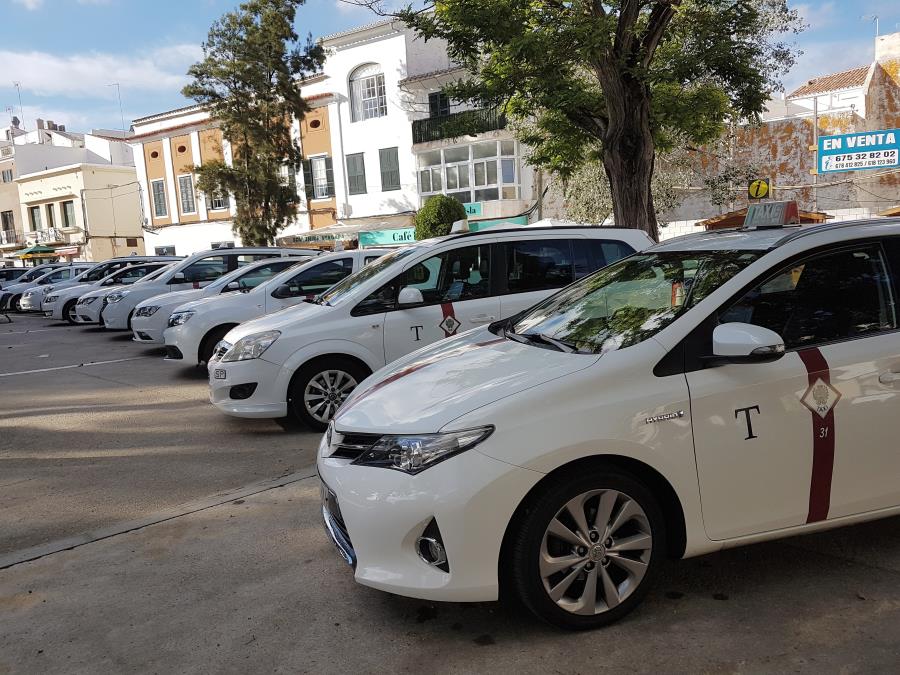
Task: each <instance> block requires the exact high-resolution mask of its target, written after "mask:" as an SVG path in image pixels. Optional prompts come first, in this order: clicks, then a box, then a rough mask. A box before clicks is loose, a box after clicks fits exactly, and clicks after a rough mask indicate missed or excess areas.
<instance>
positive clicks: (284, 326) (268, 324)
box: [226, 302, 334, 344]
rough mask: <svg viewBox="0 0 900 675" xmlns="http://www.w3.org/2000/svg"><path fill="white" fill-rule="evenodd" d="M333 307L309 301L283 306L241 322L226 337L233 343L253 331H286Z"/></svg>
mask: <svg viewBox="0 0 900 675" xmlns="http://www.w3.org/2000/svg"><path fill="white" fill-rule="evenodd" d="M333 310H334V308H333V307H326V306H325V305H314V304H313V303H311V302H301V303H299V304H297V305H293V306H291V307H285V308H284V309H280V310H278V311H277V312H272V313H271V314H265V315H263V316H261V317H259V318H258V319H252V320H250V321H246V322H244V323H242V324H241V325H240V326H237V327H235V328H233V329H232V330H231V332H230V333H228V335H227V336H226V339H227V340H228V342H230V343H231V344H234V343H235V342H236V341H237V340H240V339H241V338H242V337H244V336H247V335H251V334H253V333H261V332H262V331H267V330H280V331H281V332H286V331H287V330H288V329H289V328H294V327H295V326H296V324H298V323H300V322H304V323H305V322H306V321H307V320H309V319H317V318H319V317H321V316H323V315H324V314H325V313H328V312H331V311H333Z"/></svg>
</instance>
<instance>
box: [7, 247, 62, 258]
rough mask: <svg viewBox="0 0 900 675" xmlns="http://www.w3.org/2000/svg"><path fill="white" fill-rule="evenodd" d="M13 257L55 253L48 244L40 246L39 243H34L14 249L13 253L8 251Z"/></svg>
mask: <svg viewBox="0 0 900 675" xmlns="http://www.w3.org/2000/svg"><path fill="white" fill-rule="evenodd" d="M10 255H11V256H12V257H13V258H22V259H25V258H46V257H51V256H55V255H57V253H56V251H55V250H54V249H52V248H50V247H49V246H41V245H40V244H34V245H33V246H29V247H28V248H23V249H22V250H21V251H16V252H15V253H10Z"/></svg>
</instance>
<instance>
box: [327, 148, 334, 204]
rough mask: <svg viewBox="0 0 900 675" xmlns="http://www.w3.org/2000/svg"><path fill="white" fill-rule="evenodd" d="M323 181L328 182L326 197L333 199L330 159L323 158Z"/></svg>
mask: <svg viewBox="0 0 900 675" xmlns="http://www.w3.org/2000/svg"><path fill="white" fill-rule="evenodd" d="M325 179H326V180H327V181H328V196H329V197H334V165H333V163H332V161H331V157H326V158H325Z"/></svg>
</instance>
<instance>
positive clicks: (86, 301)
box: [78, 295, 97, 305]
mask: <svg viewBox="0 0 900 675" xmlns="http://www.w3.org/2000/svg"><path fill="white" fill-rule="evenodd" d="M96 299H97V296H96V295H95V296H92V297H90V298H81V300H79V301H78V304H79V305H89V304H91V303H92V302H93V301H94V300H96Z"/></svg>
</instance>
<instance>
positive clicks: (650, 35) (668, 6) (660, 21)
mask: <svg viewBox="0 0 900 675" xmlns="http://www.w3.org/2000/svg"><path fill="white" fill-rule="evenodd" d="M680 4H681V0H666V1H665V2H659V3H657V4H656V5H655V6H654V7H653V11H652V12H650V20H649V22H648V23H647V32H646V34H645V35H644V40H643V42H642V43H641V51H642V52H643V54H644V55H643V57H642V58H641V66H642V67H643V68H645V69H646V68H649V67H650V61H652V60H653V55H654V54H655V53H656V48H657V47H658V46H659V42H660V40H662V37H663V35H664V34H665V32H666V28H668V26H669V22H671V21H672V17H674V16H675V6H676V5H680Z"/></svg>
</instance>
